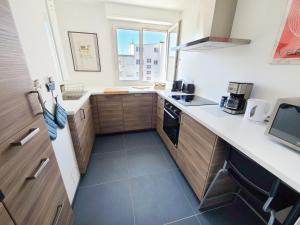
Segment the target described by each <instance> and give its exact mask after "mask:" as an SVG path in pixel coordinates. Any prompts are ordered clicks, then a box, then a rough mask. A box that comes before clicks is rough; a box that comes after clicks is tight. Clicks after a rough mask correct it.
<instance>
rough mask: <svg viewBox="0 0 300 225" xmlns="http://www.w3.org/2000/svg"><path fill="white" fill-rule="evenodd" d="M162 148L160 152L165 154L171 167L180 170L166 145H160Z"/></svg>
mask: <svg viewBox="0 0 300 225" xmlns="http://www.w3.org/2000/svg"><path fill="white" fill-rule="evenodd" d="M159 146H160V148H159V149H160V150H161V152H162V153H163V155H164V157H165V159H166V160H167V162H168V163H169V164H170V166H171V167H172V168H173V169H178V166H177V164H176V162H175V160H174V159H173V157H172V156H171V154H170V152H169V150H168V149H167V147H166V146H165V145H159Z"/></svg>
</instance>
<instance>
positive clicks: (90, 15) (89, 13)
mask: <svg viewBox="0 0 300 225" xmlns="http://www.w3.org/2000/svg"><path fill="white" fill-rule="evenodd" d="M54 3H55V9H56V15H57V21H58V24H59V29H60V34H61V39H62V44H63V48H64V53H65V57H66V58H65V59H66V63H67V68H68V72H69V75H70V80H72V81H73V82H74V81H77V82H82V83H84V84H85V85H87V86H98V87H103V86H112V85H113V84H114V81H115V77H114V75H113V74H114V73H113V70H114V68H113V61H112V60H113V56H112V40H111V33H112V32H111V26H110V23H109V21H108V20H107V19H106V16H105V7H104V3H99V4H86V3H80V2H74V3H73V2H72V3H70V2H65V1H62V0H55V1H54ZM68 31H80V32H91V33H97V35H98V40H99V51H100V60H101V72H75V71H74V69H73V61H72V55H71V49H70V43H69V39H68V34H67V32H68Z"/></svg>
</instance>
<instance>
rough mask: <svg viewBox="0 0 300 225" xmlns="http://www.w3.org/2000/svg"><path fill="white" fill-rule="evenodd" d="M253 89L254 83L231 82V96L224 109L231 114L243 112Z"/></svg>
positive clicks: (229, 88) (229, 91) (229, 90)
mask: <svg viewBox="0 0 300 225" xmlns="http://www.w3.org/2000/svg"><path fill="white" fill-rule="evenodd" d="M252 89H253V83H240V82H229V86H228V93H230V96H229V98H228V100H227V102H226V103H225V105H224V111H225V112H227V113H230V114H243V113H244V112H245V109H246V104H247V100H248V99H249V97H250V94H251V92H252Z"/></svg>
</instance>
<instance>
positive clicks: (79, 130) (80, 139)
mask: <svg viewBox="0 0 300 225" xmlns="http://www.w3.org/2000/svg"><path fill="white" fill-rule="evenodd" d="M68 121H69V126H70V131H71V136H72V140H73V145H74V149H75V155H76V159H77V163H78V167H79V171H80V173H81V174H85V172H86V169H87V165H88V162H89V159H90V155H91V151H92V148H93V145H94V141H95V130H94V124H93V123H94V122H93V114H92V108H91V104H90V100H89V99H88V100H87V101H86V102H85V103H84V104H83V106H82V107H81V108H80V109H79V110H78V111H77V112H76V113H75V115H69V116H68Z"/></svg>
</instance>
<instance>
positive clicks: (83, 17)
mask: <svg viewBox="0 0 300 225" xmlns="http://www.w3.org/2000/svg"><path fill="white" fill-rule="evenodd" d="M54 3H55V9H56V14H57V21H58V25H59V29H60V34H61V39H62V43H63V47H64V53H65V57H66V63H67V67H68V72H69V75H70V80H71V81H72V82H74V81H77V82H82V83H84V84H85V85H86V86H89V87H107V86H113V85H119V86H120V85H121V86H122V85H139V84H145V83H143V82H134V81H132V82H130V81H129V82H127V81H121V82H120V81H119V79H118V71H117V57H116V43H115V40H114V39H115V34H114V32H113V27H115V26H125V27H136V28H137V27H139V26H142V25H143V26H146V27H149V28H151V27H155V26H156V27H157V26H158V25H155V26H154V25H149V24H147V25H146V24H135V25H134V24H132V23H130V22H128V21H118V20H115V19H116V18H119V19H126V18H127V19H129V20H130V19H133V21H137V20H140V22H142V21H144V22H145V21H148V22H155V21H156V22H165V23H169V24H172V23H173V22H176V21H177V20H178V19H179V17H180V13H179V12H178V11H170V10H160V9H153V8H144V7H138V6H129V5H122V4H113V3H109V4H107V3H93V4H87V3H80V2H69V1H62V0H54ZM113 19H114V20H113ZM158 27H160V28H164V29H165V30H166V29H167V27H166V26H162V25H160V26H158ZM68 31H82V32H92V33H97V34H98V39H99V50H100V60H101V68H102V71H101V72H75V71H74V69H73V62H72V56H71V50H70V44H69V40H68V35H67V32H68Z"/></svg>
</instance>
